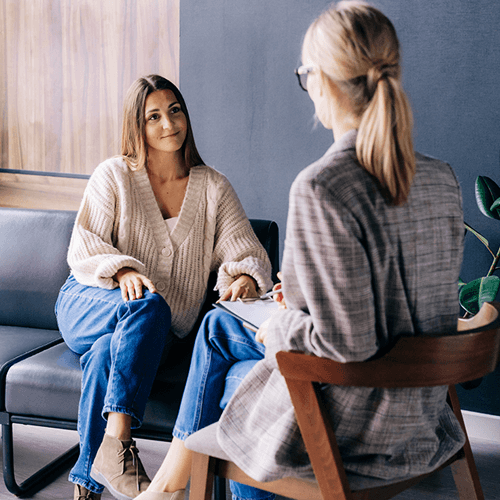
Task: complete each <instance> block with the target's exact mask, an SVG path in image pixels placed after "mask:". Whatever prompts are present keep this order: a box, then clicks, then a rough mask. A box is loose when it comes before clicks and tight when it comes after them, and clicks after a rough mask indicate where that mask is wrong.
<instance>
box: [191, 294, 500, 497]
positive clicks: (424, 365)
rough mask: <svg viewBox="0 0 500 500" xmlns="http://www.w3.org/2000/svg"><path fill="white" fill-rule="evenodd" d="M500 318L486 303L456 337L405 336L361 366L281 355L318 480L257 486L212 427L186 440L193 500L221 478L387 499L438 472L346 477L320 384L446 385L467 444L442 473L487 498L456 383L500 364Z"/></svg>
mask: <svg viewBox="0 0 500 500" xmlns="http://www.w3.org/2000/svg"><path fill="white" fill-rule="evenodd" d="M499 313H500V304H499V303H488V304H485V305H484V306H483V308H482V309H481V311H480V313H479V314H478V315H476V316H475V317H474V318H471V319H470V320H459V326H458V333H455V332H453V334H450V335H446V336H443V335H440V336H418V337H402V338H400V339H398V341H397V342H396V344H395V346H394V347H393V348H392V349H391V350H390V351H389V352H388V353H387V354H385V355H384V356H382V357H381V358H378V359H375V360H372V361H366V362H361V363H345V364H343V363H337V362H335V361H332V360H330V359H325V358H318V357H314V356H310V355H305V354H303V353H299V352H279V353H278V354H277V360H278V364H279V368H280V370H281V373H282V374H283V376H284V377H285V379H286V382H287V385H288V389H289V391H290V396H291V399H292V402H293V405H294V408H295V413H296V416H297V421H298V424H299V427H300V430H301V434H302V436H303V439H304V442H305V445H306V448H307V451H308V453H309V457H310V460H311V464H312V467H313V470H314V474H315V477H316V480H315V481H314V480H304V479H300V478H294V477H287V478H284V479H281V480H278V481H272V482H267V483H260V482H257V481H255V480H253V479H252V478H250V477H249V476H247V475H246V474H245V473H244V472H243V471H242V470H240V469H239V468H238V467H236V465H235V464H234V463H232V462H230V460H229V458H228V457H227V456H226V455H225V453H224V452H223V450H222V449H221V448H220V446H219V445H218V443H217V440H216V427H217V424H213V425H211V426H209V427H206V428H205V429H202V430H201V431H198V432H196V433H195V434H193V435H192V436H190V437H189V438H188V439H187V440H186V446H187V447H188V448H190V449H192V450H193V451H194V452H195V453H194V456H193V466H192V475H191V489H190V496H189V498H190V499H191V500H209V499H211V498H212V496H211V495H212V487H213V480H214V476H218V477H222V478H226V479H233V480H235V481H238V482H240V483H244V484H248V485H250V486H255V487H257V488H260V489H263V490H266V491H270V492H273V493H277V494H279V495H282V496H284V497H288V498H293V499H296V500H315V499H318V500H320V499H322V500H333V499H335V500H336V499H342V500H352V499H359V500H368V499H377V500H383V499H388V498H392V497H393V496H395V495H397V494H398V493H400V492H401V491H403V490H405V489H407V488H409V487H411V486H413V485H415V484H416V483H418V482H419V481H421V480H422V479H424V478H425V477H427V476H429V475H431V474H433V473H434V472H436V471H433V472H432V473H431V474H425V475H421V476H418V477H413V478H411V479H408V480H404V481H401V480H399V481H398V482H394V481H393V482H390V481H389V482H384V481H381V480H373V481H371V480H370V478H362V477H361V476H355V475H352V474H349V473H346V471H345V470H344V467H343V464H342V459H341V457H340V453H339V449H338V447H337V444H336V440H335V434H334V431H333V429H332V426H331V424H330V421H329V419H328V416H327V414H326V412H325V411H324V410H323V406H322V402H321V395H320V391H318V390H317V383H318V382H320V383H327V384H336V385H343V386H358V387H386V388H391V387H424V386H437V385H448V386H449V391H448V402H449V404H450V406H451V407H452V409H453V412H454V413H455V415H456V417H457V419H458V421H459V422H460V424H461V426H462V428H463V430H464V432H465V435H466V442H465V444H464V446H463V448H462V449H461V450H459V452H458V453H456V454H455V455H454V456H453V457H452V458H450V459H449V460H448V461H447V462H446V463H445V464H444V465H442V466H441V467H439V469H436V470H441V469H443V468H445V467H447V466H449V465H451V469H452V472H453V477H454V480H455V484H456V486H457V489H458V493H459V497H460V498H461V499H462V500H465V499H467V500H470V499H478V500H479V499H484V496H483V492H482V489H481V485H480V482H479V476H478V473H477V469H476V466H475V463H474V458H473V456H472V451H471V447H470V443H469V439H468V437H467V432H466V430H465V426H464V421H463V418H462V414H461V411H460V404H459V402H458V397H457V393H456V391H455V387H454V385H455V384H458V383H462V382H466V381H469V380H473V379H477V378H481V377H483V376H485V375H487V374H488V373H491V372H492V371H494V370H495V368H496V367H497V365H498V364H499V361H500V354H499V352H500V314H499ZM356 478H357V479H358V480H356ZM219 481H220V480H219ZM224 498H225V497H224ZM219 500H222V498H220V499H219Z"/></svg>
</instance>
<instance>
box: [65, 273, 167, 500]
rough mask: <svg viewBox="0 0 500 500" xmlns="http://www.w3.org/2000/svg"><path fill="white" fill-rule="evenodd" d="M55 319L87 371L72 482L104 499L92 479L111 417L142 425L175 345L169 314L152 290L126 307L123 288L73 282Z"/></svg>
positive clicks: (72, 278) (70, 283)
mask: <svg viewBox="0 0 500 500" xmlns="http://www.w3.org/2000/svg"><path fill="white" fill-rule="evenodd" d="M56 316H57V321H58V325H59V329H60V331H61V334H62V336H63V338H64V341H65V342H66V344H67V345H68V346H69V348H70V349H71V350H72V351H74V352H75V353H77V354H79V355H80V356H81V357H80V365H81V367H82V370H83V376H82V393H81V397H80V407H79V410H78V433H79V436H80V456H79V458H78V461H77V462H76V464H75V466H74V467H73V469H72V470H71V473H70V476H69V479H70V481H72V482H73V483H76V484H80V485H82V486H84V487H85V488H87V489H89V490H91V491H94V492H96V493H101V492H102V490H103V486H102V485H100V484H99V483H97V482H95V481H94V480H93V479H92V478H91V477H90V470H91V468H92V463H93V461H94V458H95V455H96V453H97V450H98V449H99V446H100V445H101V442H102V439H103V436H104V431H105V428H106V420H105V418H106V416H107V414H108V413H109V412H116V413H125V414H127V415H130V416H131V417H132V427H133V428H134V427H139V426H140V425H141V423H142V418H143V416H144V409H145V407H146V402H147V399H148V397H149V393H150V392H151V387H152V384H153V381H154V378H155V376H156V371H157V369H158V366H159V363H160V359H161V356H162V351H163V346H167V345H168V346H170V345H171V342H172V341H173V335H172V334H171V333H170V334H169V329H170V322H171V315H170V308H169V307H168V305H167V303H166V302H165V300H164V299H163V297H161V295H158V294H152V293H150V292H149V291H148V290H146V291H145V294H144V297H143V298H142V299H137V300H132V301H128V302H124V301H123V299H122V297H121V292H120V289H119V288H116V289H114V290H105V289H102V288H95V287H90V286H85V285H81V284H80V283H78V281H76V279H75V278H74V277H73V276H70V277H69V278H68V280H67V281H66V283H65V284H64V285H63V287H62V288H61V291H60V293H59V297H58V299H57V303H56ZM159 346H161V348H159Z"/></svg>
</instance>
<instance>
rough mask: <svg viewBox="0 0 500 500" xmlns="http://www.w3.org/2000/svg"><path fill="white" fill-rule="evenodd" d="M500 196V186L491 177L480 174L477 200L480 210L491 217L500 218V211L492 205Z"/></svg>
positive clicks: (477, 181) (477, 180)
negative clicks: (493, 208) (492, 207)
mask: <svg viewBox="0 0 500 500" xmlns="http://www.w3.org/2000/svg"><path fill="white" fill-rule="evenodd" d="M499 198H500V187H498V185H497V184H496V183H495V182H494V181H492V180H491V179H490V178H489V177H485V176H482V175H480V176H479V177H478V178H477V179H476V202H477V206H478V207H479V210H481V212H482V213H483V214H484V215H486V217H489V218H490V219H498V220H500V211H499V210H493V211H492V210H491V206H492V205H493V204H494V203H496V201H497V200H498V199H499Z"/></svg>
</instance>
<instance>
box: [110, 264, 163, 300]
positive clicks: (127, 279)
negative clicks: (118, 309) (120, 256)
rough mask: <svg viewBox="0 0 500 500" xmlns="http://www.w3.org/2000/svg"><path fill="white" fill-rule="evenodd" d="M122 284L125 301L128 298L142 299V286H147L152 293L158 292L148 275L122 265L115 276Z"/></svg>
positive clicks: (121, 288)
mask: <svg viewBox="0 0 500 500" xmlns="http://www.w3.org/2000/svg"><path fill="white" fill-rule="evenodd" d="M114 279H115V280H116V281H117V282H118V283H119V284H120V290H121V291H122V298H123V300H124V302H128V300H129V299H130V300H135V299H142V295H143V294H142V287H143V286H145V287H146V288H147V289H148V290H149V291H150V292H151V293H156V288H155V286H154V285H153V282H152V281H151V280H150V279H149V278H146V276H144V275H142V274H141V273H138V272H137V271H136V270H135V269H132V268H130V267H122V268H121V269H120V270H119V271H118V272H117V273H116V274H115V276H114Z"/></svg>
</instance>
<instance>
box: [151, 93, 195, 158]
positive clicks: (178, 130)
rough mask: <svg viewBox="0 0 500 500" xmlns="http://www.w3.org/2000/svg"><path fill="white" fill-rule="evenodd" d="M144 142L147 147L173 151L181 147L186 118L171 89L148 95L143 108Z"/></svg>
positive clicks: (184, 137)
mask: <svg viewBox="0 0 500 500" xmlns="http://www.w3.org/2000/svg"><path fill="white" fill-rule="evenodd" d="M144 112H145V118H146V127H145V128H146V143H147V145H148V148H149V149H155V150H157V151H161V152H164V153H175V152H177V151H179V149H181V148H182V145H183V144H184V141H185V139H186V134H187V119H186V115H185V114H184V112H183V111H182V108H181V105H180V103H179V102H178V101H177V99H176V97H175V94H174V93H173V92H172V91H171V90H157V91H155V92H153V93H151V94H149V95H148V97H147V98H146V105H145V108H144Z"/></svg>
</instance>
